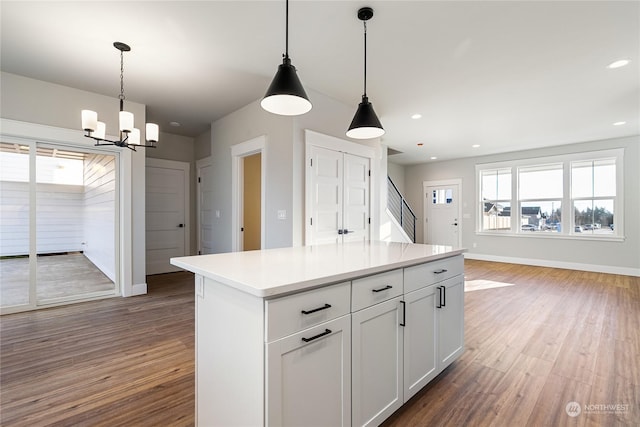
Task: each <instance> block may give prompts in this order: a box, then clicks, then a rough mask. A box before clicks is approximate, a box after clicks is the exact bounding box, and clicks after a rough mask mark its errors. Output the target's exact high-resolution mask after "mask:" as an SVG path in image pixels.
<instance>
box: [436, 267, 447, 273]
mask: <svg viewBox="0 0 640 427" xmlns="http://www.w3.org/2000/svg"><path fill="white" fill-rule="evenodd" d="M446 272H447V269H446V268H441V269H440V270H436V271H434V272H433V273H434V274H442V273H446Z"/></svg>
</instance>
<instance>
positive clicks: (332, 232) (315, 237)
mask: <svg viewBox="0 0 640 427" xmlns="http://www.w3.org/2000/svg"><path fill="white" fill-rule="evenodd" d="M369 163H370V160H369V159H368V158H366V157H360V156H356V155H352V154H346V153H342V152H340V151H335V150H330V149H326V148H321V147H316V146H312V147H311V159H310V164H309V165H308V167H309V168H310V171H311V172H310V174H308V175H307V176H310V180H311V185H310V188H311V192H312V194H311V195H310V197H311V204H310V207H309V208H310V210H311V216H310V217H311V218H310V222H311V223H310V227H311V239H309V241H307V244H308V245H315V244H323V243H337V242H343V241H345V242H351V241H366V240H369V228H370V224H369V218H370V213H369V209H370V207H369V199H370V180H371V177H370V176H369V170H370V164H369ZM308 206H309V205H308Z"/></svg>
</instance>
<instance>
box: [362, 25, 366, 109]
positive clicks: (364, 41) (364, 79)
mask: <svg viewBox="0 0 640 427" xmlns="http://www.w3.org/2000/svg"><path fill="white" fill-rule="evenodd" d="M362 23H363V24H364V96H367V21H362Z"/></svg>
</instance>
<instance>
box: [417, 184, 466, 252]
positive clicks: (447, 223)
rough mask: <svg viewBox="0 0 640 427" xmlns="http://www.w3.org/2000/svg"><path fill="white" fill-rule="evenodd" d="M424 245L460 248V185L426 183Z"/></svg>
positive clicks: (424, 187)
mask: <svg viewBox="0 0 640 427" xmlns="http://www.w3.org/2000/svg"><path fill="white" fill-rule="evenodd" d="M423 189H424V197H425V198H424V218H425V224H424V243H426V244H430V245H446V246H455V247H459V246H460V245H461V241H460V237H461V234H460V227H461V221H460V219H461V218H460V202H459V194H460V183H459V182H451V183H441V184H437V185H434V183H431V184H430V183H424V185H423Z"/></svg>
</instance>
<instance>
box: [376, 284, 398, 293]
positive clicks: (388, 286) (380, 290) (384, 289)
mask: <svg viewBox="0 0 640 427" xmlns="http://www.w3.org/2000/svg"><path fill="white" fill-rule="evenodd" d="M391 288H393V286H391V285H387V286H385V287H384V288H380V289H371V292H382V291H386V290H387V289H391Z"/></svg>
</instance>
